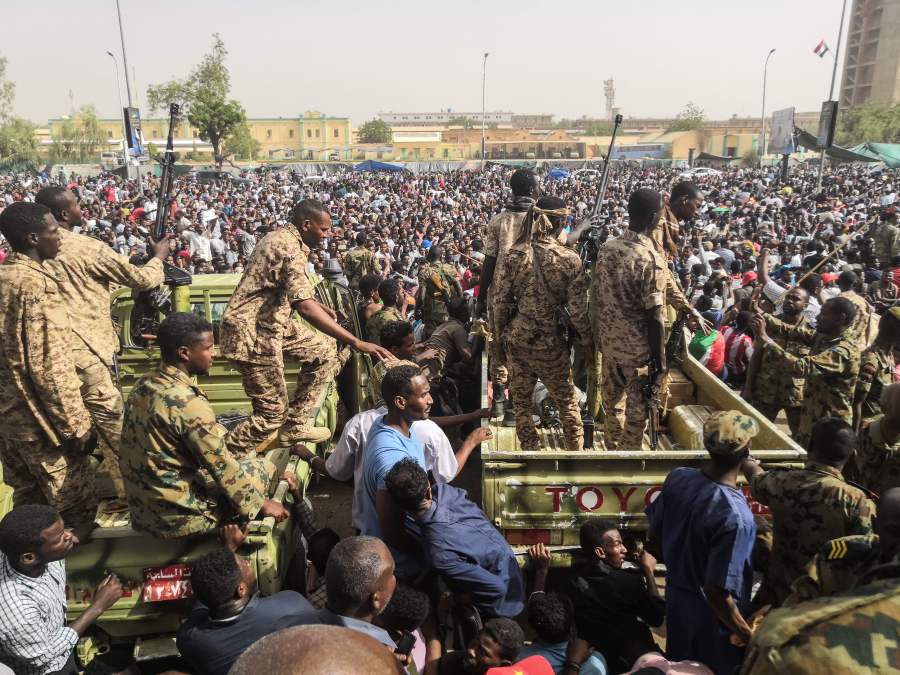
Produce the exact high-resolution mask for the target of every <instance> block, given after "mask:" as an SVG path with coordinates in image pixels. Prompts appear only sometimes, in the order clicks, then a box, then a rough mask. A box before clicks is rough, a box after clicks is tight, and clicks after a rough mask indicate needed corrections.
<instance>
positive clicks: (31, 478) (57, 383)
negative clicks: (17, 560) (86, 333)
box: [0, 253, 97, 530]
mask: <svg viewBox="0 0 900 675" xmlns="http://www.w3.org/2000/svg"><path fill="white" fill-rule="evenodd" d="M0 307H3V311H2V312H0V461H2V463H3V475H4V480H5V482H6V483H7V484H8V485H9V486H10V487H12V488H13V503H14V504H15V505H17V506H18V505H20V504H50V505H51V506H53V507H54V508H56V509H57V510H58V511H59V512H60V513H61V514H62V517H63V519H64V520H65V521H66V525H68V526H69V527H72V528H75V529H79V530H81V529H83V528H88V527H89V526H90V525H91V523H93V521H94V517H95V516H96V514H97V494H96V490H95V489H94V473H95V472H94V471H93V470H92V468H91V466H90V461H89V458H88V457H85V456H83V455H75V454H73V453H72V452H70V451H69V450H68V448H67V447H66V446H65V445H64V444H65V443H66V442H68V441H70V440H72V439H75V438H78V437H81V436H83V435H84V434H86V433H87V432H88V431H89V430H90V428H91V417H90V414H89V412H88V410H87V408H85V406H84V402H83V401H82V399H81V396H79V389H80V382H79V381H78V375H77V374H76V372H75V365H74V363H73V362H72V358H71V354H70V352H69V348H68V347H69V345H70V344H72V342H73V340H74V337H73V335H72V332H71V328H70V326H71V324H70V321H69V315H68V313H67V312H66V307H65V304H64V302H63V298H62V295H61V294H60V292H59V282H58V280H57V277H56V275H55V274H54V272H53V270H51V269H50V268H49V267H48V266H46V265H41V264H40V263H38V262H35V261H33V260H31V259H30V258H28V257H27V256H24V255H21V254H18V253H13V254H12V255H10V256H9V258H7V260H6V262H5V263H4V264H3V265H0Z"/></svg>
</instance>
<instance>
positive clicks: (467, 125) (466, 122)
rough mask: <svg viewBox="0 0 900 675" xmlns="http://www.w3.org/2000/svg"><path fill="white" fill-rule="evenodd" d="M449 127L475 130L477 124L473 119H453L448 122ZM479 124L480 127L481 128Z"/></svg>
mask: <svg viewBox="0 0 900 675" xmlns="http://www.w3.org/2000/svg"><path fill="white" fill-rule="evenodd" d="M447 126H448V127H462V128H463V129H473V128H474V127H475V122H473V121H472V118H471V117H451V118H450V119H449V120H447ZM480 126H481V125H480V123H479V127H480Z"/></svg>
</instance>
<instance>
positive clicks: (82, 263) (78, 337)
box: [35, 187, 169, 500]
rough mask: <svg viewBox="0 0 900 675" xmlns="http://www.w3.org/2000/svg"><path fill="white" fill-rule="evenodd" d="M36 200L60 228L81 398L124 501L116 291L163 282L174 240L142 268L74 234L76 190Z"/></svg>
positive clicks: (63, 289) (159, 246) (47, 191)
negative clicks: (113, 316)
mask: <svg viewBox="0 0 900 675" xmlns="http://www.w3.org/2000/svg"><path fill="white" fill-rule="evenodd" d="M35 201H36V202H37V203H38V204H43V205H44V206H46V207H47V208H49V209H50V211H51V212H52V213H53V216H54V217H55V218H56V221H57V222H58V223H59V225H60V228H59V238H60V243H61V249H60V252H59V255H58V256H56V258H55V259H54V260H52V261H50V262H49V263H48V264H49V265H50V267H51V269H53V270H54V271H55V272H56V274H57V276H58V277H59V280H60V284H59V291H60V294H61V296H62V299H63V301H64V302H65V305H66V309H67V310H68V312H69V319H70V324H69V325H70V327H71V330H72V332H73V333H74V335H75V339H74V340H73V341H72V343H71V350H72V360H73V361H74V362H75V372H77V373H78V378H79V379H80V380H81V397H82V399H84V404H85V406H86V407H87V409H88V412H90V414H91V420H92V421H93V423H94V428H95V429H96V430H97V432H98V435H99V437H100V449H101V451H102V453H103V459H104V468H105V469H106V470H107V471H108V472H109V474H110V477H111V478H112V480H113V487H114V488H115V490H116V496H117V497H118V498H119V499H123V500H124V498H125V490H124V486H123V484H122V474H121V472H120V471H119V461H118V452H119V438H120V437H121V436H122V406H123V403H122V393H121V392H120V391H119V387H118V386H117V383H116V382H115V379H114V376H113V371H112V366H113V358H114V355H115V353H116V352H117V351H118V350H119V339H118V334H117V332H116V328H115V326H114V325H113V322H112V319H111V316H110V312H109V308H110V302H111V293H112V291H113V290H115V289H116V288H118V287H119V286H127V287H129V288H133V289H136V290H139V291H145V290H149V289H151V288H156V287H157V286H159V285H160V284H162V283H163V266H162V261H163V260H165V258H166V256H167V255H168V254H169V240H168V239H165V238H163V239H161V240H160V241H158V242H157V243H156V244H155V246H154V251H153V253H154V256H153V258H151V259H150V261H149V262H148V263H147V264H146V265H145V266H143V267H137V266H135V265H132V264H131V263H130V262H129V261H128V258H126V257H125V256H123V255H120V254H118V253H116V252H115V251H114V250H113V249H111V248H110V247H109V246H107V245H106V244H104V243H103V242H101V241H99V240H97V239H94V238H93V237H88V236H85V235H83V234H75V233H74V232H72V231H71V230H72V228H74V227H79V228H82V227H83V226H84V223H83V221H82V218H81V207H80V205H79V203H78V198H77V197H76V196H75V194H74V193H73V192H72V191H71V190H67V189H65V188H61V187H45V188H43V189H42V190H41V191H40V192H38V193H37V196H36V197H35Z"/></svg>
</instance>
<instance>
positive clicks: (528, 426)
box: [493, 196, 594, 451]
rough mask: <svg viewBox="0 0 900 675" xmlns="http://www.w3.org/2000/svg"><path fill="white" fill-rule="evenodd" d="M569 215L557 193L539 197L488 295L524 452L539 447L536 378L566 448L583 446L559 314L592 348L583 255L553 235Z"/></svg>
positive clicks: (565, 331) (564, 327) (590, 349)
mask: <svg viewBox="0 0 900 675" xmlns="http://www.w3.org/2000/svg"><path fill="white" fill-rule="evenodd" d="M567 214H568V209H567V208H566V204H565V202H564V201H563V200H562V199H560V198H559V197H549V196H547V197H541V198H540V199H539V200H538V202H537V204H536V205H535V206H534V207H533V208H532V209H531V210H530V211H529V212H528V213H527V214H526V216H525V218H524V220H523V221H522V226H521V230H520V232H519V234H518V236H517V237H516V239H515V244H514V245H513V247H512V248H511V249H510V250H509V251H507V253H506V255H505V257H504V259H503V266H502V268H501V273H500V275H499V279H498V282H497V290H496V292H495V293H494V296H493V299H494V302H495V303H496V304H494V306H493V307H494V310H493V311H494V328H495V330H496V331H497V332H496V334H495V337H496V339H499V340H500V342H501V347H502V349H503V352H504V353H505V354H506V363H507V365H508V367H509V389H510V396H511V397H512V402H513V408H514V410H515V414H516V435H517V436H518V437H519V443H520V444H521V447H522V449H523V450H526V451H534V450H539V449H540V438H539V437H538V434H537V430H536V429H535V426H534V418H533V416H532V408H533V403H532V396H533V394H534V385H535V384H536V383H537V381H538V379H540V381H541V382H543V383H544V385H545V386H546V387H547V390H548V392H549V393H550V396H551V398H552V399H553V402H554V403H555V404H556V407H557V409H558V410H559V418H560V421H561V422H562V427H563V433H564V434H565V437H566V448H567V449H568V450H582V449H583V446H584V426H583V425H582V421H581V411H580V410H579V408H578V399H577V397H576V394H575V385H574V383H573V381H572V363H571V360H570V358H569V345H568V337H569V335H568V331H569V326H568V325H561V324H560V318H561V314H560V312H563V313H564V312H565V311H566V310H565V309H564V308H567V309H568V316H569V318H570V320H571V325H572V327H574V328H575V330H576V331H577V332H578V336H579V338H580V340H581V342H582V345H583V347H584V349H585V352H586V353H592V352H593V349H594V340H593V334H592V331H591V323H590V318H589V315H588V299H587V290H588V282H587V277H586V276H585V275H584V274H583V272H582V269H581V259H580V258H579V257H578V254H577V253H575V251H573V250H572V249H570V248H567V247H566V246H564V245H563V244H561V243H560V242H559V239H558V238H557V237H558V236H559V233H560V232H561V231H562V228H563V225H564V224H565V222H566V215H567Z"/></svg>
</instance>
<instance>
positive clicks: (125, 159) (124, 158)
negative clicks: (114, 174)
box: [106, 51, 128, 173]
mask: <svg viewBox="0 0 900 675" xmlns="http://www.w3.org/2000/svg"><path fill="white" fill-rule="evenodd" d="M106 53H107V54H109V58H111V59H112V62H113V65H114V66H115V67H116V94H117V95H118V96H119V110H121V111H122V162H123V164H122V166H124V167H125V171H126V173H127V172H128V143H127V142H126V139H125V106H123V105H122V87H121V85H120V84H119V60H118V59H117V58H116V55H115V54H113V53H112V52H110V51H107V52H106Z"/></svg>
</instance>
